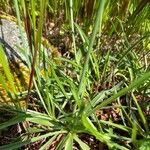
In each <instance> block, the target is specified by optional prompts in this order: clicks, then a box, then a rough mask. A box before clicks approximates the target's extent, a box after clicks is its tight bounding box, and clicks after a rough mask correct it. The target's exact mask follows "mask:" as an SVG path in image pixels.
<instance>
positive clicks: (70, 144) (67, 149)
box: [65, 133, 73, 150]
mask: <svg viewBox="0 0 150 150" xmlns="http://www.w3.org/2000/svg"><path fill="white" fill-rule="evenodd" d="M65 150H73V135H72V134H71V133H69V134H68V136H67V140H66V144H65Z"/></svg>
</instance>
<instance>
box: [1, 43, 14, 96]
mask: <svg viewBox="0 0 150 150" xmlns="http://www.w3.org/2000/svg"><path fill="white" fill-rule="evenodd" d="M0 63H1V65H2V67H3V69H4V73H5V75H6V77H7V80H8V82H9V84H10V87H9V88H10V91H12V92H13V93H12V95H13V94H16V88H15V85H14V79H13V76H12V74H11V71H10V68H9V65H8V62H7V59H6V56H5V54H4V51H3V48H2V45H1V44H0Z"/></svg>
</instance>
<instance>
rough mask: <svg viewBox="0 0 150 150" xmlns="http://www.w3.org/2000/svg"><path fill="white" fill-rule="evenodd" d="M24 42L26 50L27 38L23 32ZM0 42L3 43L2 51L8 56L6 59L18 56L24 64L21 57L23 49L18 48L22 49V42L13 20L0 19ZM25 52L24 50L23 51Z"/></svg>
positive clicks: (10, 59) (9, 59)
mask: <svg viewBox="0 0 150 150" xmlns="http://www.w3.org/2000/svg"><path fill="white" fill-rule="evenodd" d="M23 36H24V37H23V38H24V40H25V41H26V42H25V49H26V51H27V50H28V45H27V38H26V35H25V32H24V34H23ZM0 43H2V45H3V49H4V52H5V53H6V56H7V58H8V61H12V59H16V58H18V59H19V60H21V61H22V62H23V63H24V64H26V62H25V59H24V57H23V51H22V52H21V51H20V50H19V47H20V48H22V49H23V44H22V41H21V37H20V31H19V28H18V25H17V24H16V23H15V22H12V21H9V20H6V19H0ZM24 53H25V51H24Z"/></svg>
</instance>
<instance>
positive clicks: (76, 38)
mask: <svg viewBox="0 0 150 150" xmlns="http://www.w3.org/2000/svg"><path fill="white" fill-rule="evenodd" d="M2 2H3V4H5V5H4V6H3V7H2V6H1V7H2V10H3V11H5V12H6V7H10V8H12V9H13V10H15V12H16V18H17V21H18V25H19V29H20V34H21V39H22V41H23V43H24V42H26V41H24V39H23V30H22V27H24V28H25V32H26V35H27V39H28V41H27V42H28V45H29V51H28V50H26V49H25V46H24V45H25V44H23V48H22V49H23V52H22V54H24V56H25V58H26V61H27V64H28V67H29V69H30V70H31V73H30V75H29V76H30V79H29V85H28V91H22V92H24V93H25V95H26V103H27V108H26V110H24V111H23V110H20V109H19V108H15V109H14V108H13V107H8V104H7V103H6V104H5V105H4V104H1V103H0V106H1V107H0V113H4V112H6V114H8V116H9V117H8V118H7V119H6V118H5V119H4V121H3V122H2V123H1V124H0V130H2V129H7V128H8V127H9V126H12V125H15V124H19V125H21V124H22V125H23V127H24V134H22V135H20V137H19V138H18V139H16V140H15V141H13V142H12V143H10V144H7V145H2V146H0V149H6V150H7V149H9V147H11V148H12V149H17V148H20V147H23V146H25V145H28V144H31V143H33V142H36V141H39V140H43V139H44V140H45V141H44V143H43V144H42V145H41V147H40V148H39V149H40V150H44V149H46V148H49V146H51V145H52V143H53V142H54V141H57V144H56V145H55V148H56V149H57V150H61V149H65V150H71V149H73V148H74V146H77V147H78V146H79V147H80V148H81V149H84V150H89V149H91V147H92V146H91V145H90V143H88V142H85V141H84V140H83V139H82V134H84V135H85V137H86V136H87V137H88V136H89V135H91V136H92V137H94V140H93V141H94V144H95V143H96V142H99V144H101V145H103V146H104V147H105V146H106V147H108V148H109V149H121V150H122V149H123V150H128V149H132V148H134V149H136V148H137V147H138V148H139V149H140V150H141V149H146V148H148V147H149V141H148V137H149V134H150V133H149V124H148V120H147V119H148V118H147V116H146V113H145V111H147V112H148V111H149V108H148V105H147V104H145V102H146V101H147V100H148V99H149V96H150V94H149V93H150V91H149V82H150V81H149V79H150V72H149V66H150V62H149V59H148V55H149V49H147V46H148V45H149V38H150V37H149V34H148V32H149V28H148V29H147V27H149V23H150V22H149V21H148V19H149V13H148V10H149V7H150V5H149V1H147V0H144V1H143V2H142V1H130V0H125V1H119V0H117V1H116V0H112V1H110V0H108V1H106V0H100V1H98V0H89V1H83V0H81V1H79V0H76V1H73V0H70V1H66V0H59V1H52V0H49V1H48V0H43V1H39V0H31V1H28V0H25V1H17V0H14V4H12V3H10V4H9V3H8V1H6V2H4V1H2ZM7 13H8V12H7ZM83 14H85V16H84V15H83ZM13 15H14V14H13ZM48 16H51V18H47V17H48ZM58 18H61V19H62V20H63V21H62V22H60V23H59V22H58V20H59V19H58ZM47 19H51V22H54V26H56V28H57V27H58V28H60V32H65V31H66V30H68V31H69V30H70V31H71V34H70V33H68V34H64V35H63V34H62V35H63V36H65V35H67V37H68V38H69V42H70V45H69V46H70V49H71V50H68V49H67V48H66V49H65V52H66V53H69V54H70V56H68V57H67V56H65V55H62V56H61V57H59V58H56V59H55V58H53V57H51V56H50V55H52V53H51V54H50V55H49V49H46V47H44V46H45V45H43V43H42V36H43V35H44V34H45V33H44V32H46V30H45V24H46V23H48V22H47ZM57 19H58V20H57ZM22 24H23V26H22ZM53 32H54V31H53ZM56 38H57V37H56ZM57 44H59V43H57ZM27 51H28V52H27ZM51 51H52V50H51ZM71 54H72V55H71ZM0 56H1V58H0V63H1V65H2V68H3V69H4V73H5V75H6V78H7V80H8V81H9V83H10V86H11V88H12V89H13V93H11V94H14V95H17V93H16V90H15V88H16V87H15V85H14V81H13V76H12V74H11V71H10V68H9V65H8V62H7V59H6V56H5V54H4V52H3V50H2V48H1V47H0ZM58 59H60V63H58V62H57V60H58ZM0 84H2V87H3V89H4V90H6V91H7V92H8V87H7V85H6V84H5V79H4V76H3V75H2V74H1V72H0ZM31 100H33V102H32V101H31ZM144 104H145V105H144ZM4 106H7V107H4ZM100 113H101V114H100ZM10 114H11V115H10ZM115 115H116V116H118V118H119V119H118V120H117V117H116V116H115ZM104 116H105V118H103V117H104ZM115 119H116V120H115ZM30 125H31V126H30ZM29 135H30V136H29ZM35 135H36V136H35ZM145 139H146V140H145ZM138 142H139V143H138Z"/></svg>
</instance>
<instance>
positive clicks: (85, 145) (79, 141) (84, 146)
mask: <svg viewBox="0 0 150 150" xmlns="http://www.w3.org/2000/svg"><path fill="white" fill-rule="evenodd" d="M74 140H75V141H76V142H77V143H78V144H79V146H80V147H81V149H82V150H90V147H89V146H88V145H87V144H85V143H84V142H82V140H80V139H79V138H78V136H77V135H74Z"/></svg>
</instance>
